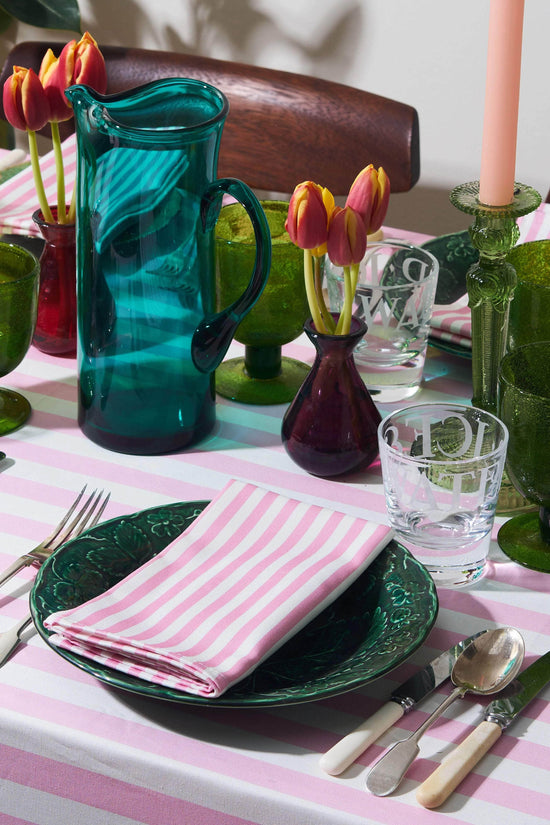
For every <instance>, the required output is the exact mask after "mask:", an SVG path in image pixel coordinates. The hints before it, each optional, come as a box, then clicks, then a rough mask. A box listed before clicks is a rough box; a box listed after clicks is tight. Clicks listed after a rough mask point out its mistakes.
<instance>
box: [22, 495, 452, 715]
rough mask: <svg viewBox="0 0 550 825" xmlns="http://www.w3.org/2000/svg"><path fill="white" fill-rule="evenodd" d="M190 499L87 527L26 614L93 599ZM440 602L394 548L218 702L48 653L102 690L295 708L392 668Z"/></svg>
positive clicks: (62, 553)
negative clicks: (92, 678) (96, 681)
mask: <svg viewBox="0 0 550 825" xmlns="http://www.w3.org/2000/svg"><path fill="white" fill-rule="evenodd" d="M207 504H208V502H206V501H190V502H185V503H180V504H170V505H167V506H164V507H155V508H152V509H150V510H143V511H142V512H140V513H136V514H135V515H133V516H128V517H124V518H116V519H112V520H111V521H107V522H103V523H102V524H100V525H98V526H97V527H93V528H92V529H91V530H89V531H88V532H87V533H86V534H85V535H83V536H81V537H79V538H77V539H74V540H73V541H71V542H68V543H67V544H66V545H64V546H63V547H62V548H61V549H60V550H58V551H57V552H56V553H55V554H54V555H53V556H52V557H51V558H50V559H48V561H46V562H45V563H44V565H43V566H42V567H41V569H40V571H39V573H38V576H37V578H36V583H35V585H34V588H33V591H32V593H31V610H32V614H33V619H34V622H35V624H36V627H37V629H38V632H39V633H40V635H41V636H42V637H43V638H44V639H45V641H46V642H48V637H49V632H48V631H47V630H46V629H45V627H44V619H45V618H46V617H47V616H49V615H50V613H53V612H55V611H57V610H65V609H67V608H69V607H73V606H74V605H77V604H81V603H82V602H84V601H86V600H88V599H91V598H93V597H94V596H97V595H99V594H100V593H103V592H104V591H105V590H107V589H108V588H109V587H112V586H113V585H114V584H116V582H118V581H120V579H122V578H124V577H125V576H127V575H128V574H129V573H131V572H132V571H133V570H135V569H136V568H137V567H139V566H140V565H141V564H144V563H145V562H146V561H148V560H149V559H150V558H152V557H153V556H154V555H156V554H157V553H158V552H160V550H162V549H163V548H164V547H165V546H166V545H167V544H169V543H170V542H171V541H172V540H173V539H175V538H176V537H177V536H178V535H179V534H180V533H182V532H183V531H184V530H185V528H186V527H188V526H189V524H191V522H192V521H193V520H194V519H195V518H196V517H197V516H198V515H199V513H200V512H201V511H202V510H203V509H204V508H205V507H206V505H207ZM437 611H438V601H437V594H436V590H435V586H434V583H433V580H432V579H431V577H430V576H429V574H428V573H427V572H426V570H425V568H424V567H423V566H422V565H421V564H420V563H419V562H417V561H416V560H415V559H414V558H413V557H412V556H411V555H410V554H409V553H408V551H407V550H405V549H404V548H402V547H401V546H400V545H398V544H397V543H395V542H391V543H390V544H389V545H388V547H387V548H385V549H384V551H383V552H382V553H381V554H380V555H379V556H378V558H377V559H376V560H375V561H374V562H373V563H372V564H371V565H370V566H369V568H368V569H367V570H366V571H365V573H363V575H362V576H361V577H360V578H359V579H358V580H357V581H356V582H355V583H354V584H353V585H352V586H351V587H350V588H349V589H348V590H347V591H346V592H345V593H344V594H343V595H342V596H340V598H339V599H337V601H336V602H334V604H332V605H331V606H330V607H328V608H327V609H326V610H324V611H323V613H321V614H320V615H319V616H318V617H317V618H316V619H314V620H313V621H312V622H311V623H310V624H309V625H308V626H307V627H305V628H304V629H303V630H302V631H300V633H298V634H297V635H296V636H295V637H294V638H293V639H291V640H290V641H288V642H287V643H286V644H285V645H284V646H283V647H281V648H280V649H279V650H278V651H277V652H276V653H274V654H273V656H271V657H270V658H269V659H267V660H266V661H265V662H263V663H262V664H261V665H259V666H258V667H257V668H256V670H255V671H254V672H253V673H252V674H250V676H248V677H247V678H246V679H243V680H242V681H241V682H239V683H238V684H237V685H234V686H233V687H232V688H230V689H229V690H228V691H226V693H225V694H223V695H222V696H221V697H219V698H217V699H205V698H202V697H199V696H192V695H191V694H187V693H183V692H182V691H178V690H173V689H169V688H166V687H161V686H159V685H153V684H151V683H149V682H146V681H144V680H142V679H137V678H134V677H131V676H127V675H125V674H123V673H119V672H118V671H116V670H113V669H111V668H108V667H103V666H101V665H97V664H96V663H95V662H92V661H91V660H88V659H85V658H83V657H81V656H76V655H74V654H72V653H69V652H68V651H64V650H61V649H60V648H57V647H53V646H52V650H55V652H56V653H58V654H59V655H60V656H62V657H63V658H65V659H67V660H68V661H69V662H72V663H73V664H74V665H76V666H77V667H79V668H81V669H82V670H85V671H86V672H87V673H90V674H92V675H93V676H95V677H97V678H98V679H100V680H101V681H103V682H106V683H107V684H108V685H112V686H115V687H118V688H122V689H124V690H128V691H131V692H133V693H139V694H142V695H146V696H153V697H156V698H160V699H168V700H172V701H176V702H181V703H186V704H194V705H207V706H217V707H247V706H258V705H278V704H293V703H296V702H307V701H310V700H312V699H321V698H324V697H326V696H331V695H334V694H338V693H343V692H344V691H347V690H351V689H353V688H357V687H359V686H360V685H364V684H366V683H367V682H370V681H372V680H373V679H376V678H378V677H379V676H382V675H383V674H384V673H387V672H388V671H390V670H392V669H393V668H395V667H396V666H397V665H398V664H400V663H401V662H402V661H404V660H405V659H407V658H408V657H409V656H410V655H411V654H412V653H413V652H414V651H415V650H416V648H417V647H419V646H420V645H421V644H422V642H423V641H424V639H425V638H426V636H427V635H428V633H429V632H430V630H431V628H432V626H433V623H434V621H435V619H436V616H437Z"/></svg>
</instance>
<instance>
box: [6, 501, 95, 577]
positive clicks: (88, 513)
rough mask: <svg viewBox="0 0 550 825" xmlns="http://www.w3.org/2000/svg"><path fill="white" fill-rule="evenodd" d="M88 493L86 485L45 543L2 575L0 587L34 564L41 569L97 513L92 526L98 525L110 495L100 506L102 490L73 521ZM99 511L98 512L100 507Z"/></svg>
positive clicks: (24, 555) (80, 510) (11, 565)
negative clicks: (85, 494)
mask: <svg viewBox="0 0 550 825" xmlns="http://www.w3.org/2000/svg"><path fill="white" fill-rule="evenodd" d="M85 492H86V485H84V487H83V488H82V490H81V491H80V493H79V494H78V496H77V497H76V499H75V500H74V501H73V503H72V504H71V506H70V507H69V509H68V510H67V512H66V513H65V515H64V516H63V518H62V519H61V521H60V522H59V524H58V525H57V526H56V527H55V528H54V529H53V531H52V532H51V533H50V535H49V536H47V538H45V539H44V541H41V542H40V544H38V545H37V546H36V547H35V548H34V549H33V550H29V552H28V553H24V554H23V555H22V556H20V557H19V558H18V559H17V560H16V561H14V562H13V564H10V566H9V567H8V568H7V569H6V570H5V571H4V572H3V573H2V575H0V585H2V584H5V582H7V581H9V579H11V577H12V576H14V575H15V573H17V572H18V571H19V570H22V569H23V568H24V567H30V565H31V564H33V565H34V566H35V567H40V565H41V564H42V563H43V562H44V561H46V559H47V558H48V557H49V556H51V554H52V553H53V552H54V550H57V548H58V547H60V546H61V545H62V544H63V543H64V542H66V541H68V540H69V539H70V538H75V537H76V536H78V535H80V533H81V532H82V531H83V530H84V528H85V527H86V525H87V524H88V522H90V519H91V518H92V516H93V515H94V512H95V513H96V515H95V517H94V520H93V522H92V523H91V524H90V527H91V526H92V524H97V522H98V521H99V519H100V518H101V516H102V515H103V511H104V510H105V507H106V506H107V503H108V501H109V496H110V494H107V496H106V497H105V499H104V500H103V503H102V504H100V501H101V497H102V496H103V491H102V490H100V491H99V492H96V491H95V490H94V492H93V493H91V495H89V496H88V498H87V499H86V500H85V502H84V503H83V505H82V507H81V508H80V509H79V510H78V512H77V513H76V515H75V516H74V518H72V519H71V516H73V513H74V512H75V510H76V508H77V507H78V505H79V504H80V502H81V501H82V497H83V496H84V493H85ZM99 504H100V506H99V510H97V507H98V505H99Z"/></svg>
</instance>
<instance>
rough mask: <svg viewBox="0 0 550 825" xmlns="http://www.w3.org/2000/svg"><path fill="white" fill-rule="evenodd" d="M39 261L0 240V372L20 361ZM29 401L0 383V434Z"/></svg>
mask: <svg viewBox="0 0 550 825" xmlns="http://www.w3.org/2000/svg"><path fill="white" fill-rule="evenodd" d="M39 273H40V265H39V263H38V260H37V259H36V258H35V256H34V255H33V254H32V253H31V252H28V251H27V250H26V249H23V248H22V247H20V246H17V245H16V244H8V243H1V242H0V375H1V376H4V375H8V373H10V372H11V371H12V370H14V369H15V368H16V367H17V366H18V364H20V363H21V361H22V360H23V358H24V357H25V355H26V353H27V350H28V348H29V346H30V344H31V341H32V336H33V333H34V327H35V324H36V311H37V304H38V285H39ZM30 413H31V405H30V404H29V402H28V400H27V399H26V398H25V397H24V396H23V395H21V394H20V393H18V392H14V391H13V390H10V389H7V388H6V387H0V435H6V434H7V433H10V432H12V431H13V430H16V429H17V428H18V427H21V425H22V424H24V423H25V421H26V420H27V419H28V417H29V415H30Z"/></svg>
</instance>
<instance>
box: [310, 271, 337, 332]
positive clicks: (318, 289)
mask: <svg viewBox="0 0 550 825" xmlns="http://www.w3.org/2000/svg"><path fill="white" fill-rule="evenodd" d="M313 263H314V267H315V275H314V279H315V295H316V296H317V304H318V306H319V309H320V310H321V315H322V318H323V321H324V324H325V327H326V328H327V330H328V331H329V332H330V333H331V334H334V330H335V329H336V324H335V323H334V318H333V317H332V315H331V314H330V312H329V311H328V309H327V305H326V303H325V296H324V295H323V277H322V273H321V260H320V258H319V256H318V255H315V256H314V258H313Z"/></svg>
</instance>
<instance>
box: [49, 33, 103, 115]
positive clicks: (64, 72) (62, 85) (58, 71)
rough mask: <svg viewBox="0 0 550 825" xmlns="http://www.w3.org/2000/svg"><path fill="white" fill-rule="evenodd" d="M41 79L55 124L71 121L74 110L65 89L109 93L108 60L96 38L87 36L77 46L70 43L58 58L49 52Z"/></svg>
mask: <svg viewBox="0 0 550 825" xmlns="http://www.w3.org/2000/svg"><path fill="white" fill-rule="evenodd" d="M39 76H40V79H41V80H42V83H43V85H44V89H45V90H46V94H47V96H48V100H49V102H50V109H51V112H52V116H51V120H52V121H62V120H68V119H69V118H70V117H71V115H72V108H71V106H70V104H69V102H68V101H67V98H66V97H65V89H67V88H68V87H69V86H72V85H74V84H75V83H80V84H84V85H85V86H90V87H91V88H92V89H94V91H96V92H99V93H100V94H104V93H105V91H106V89H107V70H106V68H105V60H104V58H103V55H102V54H101V51H100V50H99V48H98V45H97V43H96V41H95V40H94V38H93V37H92V36H91V34H89V33H88V32H85V33H84V34H83V35H82V37H81V38H80V40H79V41H78V43H77V42H76V40H71V41H70V42H69V43H67V44H66V45H65V46H64V47H63V49H62V50H61V54H60V55H59V57H58V58H56V57H55V55H54V53H53V52H52V50H51V49H49V50H48V51H47V52H46V54H45V55H44V58H43V60H42V65H41V66H40V75H39Z"/></svg>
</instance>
